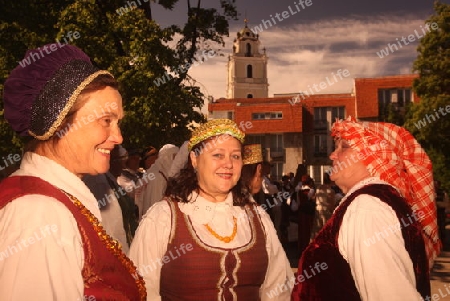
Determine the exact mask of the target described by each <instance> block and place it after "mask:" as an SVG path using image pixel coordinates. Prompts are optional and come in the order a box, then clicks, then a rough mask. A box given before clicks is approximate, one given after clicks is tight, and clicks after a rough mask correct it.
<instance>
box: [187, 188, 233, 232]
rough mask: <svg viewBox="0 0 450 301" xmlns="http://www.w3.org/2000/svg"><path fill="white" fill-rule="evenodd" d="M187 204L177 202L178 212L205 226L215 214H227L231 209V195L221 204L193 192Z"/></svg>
mask: <svg viewBox="0 0 450 301" xmlns="http://www.w3.org/2000/svg"><path fill="white" fill-rule="evenodd" d="M188 200H191V201H189V202H188V203H182V202H179V203H178V205H179V207H180V210H181V211H182V212H183V213H184V214H187V215H189V217H190V218H191V219H192V220H193V221H194V222H196V223H199V224H207V223H209V222H210V221H211V220H213V219H214V217H215V215H216V214H227V213H230V214H231V212H232V209H233V194H232V193H231V192H230V193H228V195H227V197H226V198H225V200H224V201H223V202H217V203H214V202H211V201H208V200H207V199H205V198H204V197H202V196H200V195H199V194H198V193H197V192H195V191H193V192H192V193H191V194H190V195H189V197H188Z"/></svg>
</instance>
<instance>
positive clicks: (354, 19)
mask: <svg viewBox="0 0 450 301" xmlns="http://www.w3.org/2000/svg"><path fill="white" fill-rule="evenodd" d="M310 1H311V2H310V6H307V5H306V4H305V5H304V8H302V6H301V5H300V4H299V0H295V1H294V0H276V1H274V0H270V1H268V0H266V1H256V0H237V1H236V4H237V7H238V10H239V12H240V20H238V21H232V22H231V23H230V36H229V37H226V38H225V40H226V46H225V49H223V50H222V52H223V54H224V56H223V57H218V56H216V57H213V58H211V59H209V60H208V61H207V62H205V63H203V64H201V65H199V66H196V67H193V68H191V70H190V71H189V74H190V75H191V76H192V77H194V78H195V79H196V80H197V81H198V83H199V85H200V86H201V87H202V89H203V92H204V93H205V94H206V95H211V96H213V97H214V98H216V99H217V98H220V97H226V84H227V82H226V75H227V70H226V62H227V56H228V54H229V53H231V48H232V41H233V39H234V38H235V37H236V32H237V31H238V30H240V29H241V28H243V26H244V21H243V20H244V18H245V15H246V16H247V19H248V26H249V28H254V27H255V26H259V25H261V24H262V22H263V20H266V21H267V20H271V17H273V18H274V19H275V21H276V24H273V25H272V26H270V27H268V28H267V29H265V28H264V30H263V31H262V32H260V33H259V34H260V41H261V48H263V47H265V48H266V53H267V55H268V56H269V62H268V78H269V97H271V96H273V94H279V93H295V92H300V91H307V89H308V86H312V85H314V84H319V83H320V82H321V81H324V80H325V79H326V77H329V78H330V79H331V78H332V73H336V72H337V70H339V69H342V70H344V69H347V70H348V72H349V73H350V76H348V78H345V79H343V80H339V82H336V84H334V85H332V86H328V87H327V88H326V89H323V90H322V91H320V92H321V93H336V92H337V93H341V92H342V93H346V92H347V93H348V92H351V90H352V86H353V78H355V77H374V76H384V75H394V74H407V73H411V67H412V62H413V61H414V60H415V58H416V57H417V52H416V48H417V46H418V44H419V42H418V38H417V36H421V35H423V31H426V29H425V27H424V25H425V20H426V19H427V18H428V17H429V16H430V15H432V14H433V12H434V11H433V1H432V0H378V1H360V0H341V1H336V0H310ZM181 2H183V3H182V6H179V7H176V9H175V12H172V13H170V14H169V13H166V12H162V11H156V14H155V19H156V20H157V21H158V22H160V23H161V25H164V23H167V24H169V23H170V22H172V20H173V18H174V17H176V18H177V19H178V20H182V18H183V17H184V14H185V13H184V6H185V5H186V4H185V1H181ZM192 2H195V1H192ZM203 2H204V3H209V2H213V1H203ZM214 2H218V1H216V0H215V1H214ZM305 2H306V1H305ZM442 2H444V3H450V0H443V1H442ZM283 11H287V13H285V14H284V16H285V17H286V18H283V15H281V14H282V13H283ZM292 12H295V14H294V13H292ZM277 13H278V14H280V17H279V18H280V19H282V21H279V19H276V17H275V14H277ZM271 15H272V16H271ZM272 23H274V22H272ZM266 24H267V22H266ZM409 35H413V36H412V37H411V41H408V40H407V38H408V36H409ZM402 37H405V39H406V40H405V41H406V43H408V45H406V44H405V43H404V42H398V41H400V40H401V39H402ZM396 39H398V40H396ZM388 43H390V44H397V46H398V43H401V45H402V47H398V50H395V49H394V48H393V46H391V47H392V49H394V50H393V51H391V50H389V49H386V47H388ZM381 49H384V50H385V51H386V52H388V53H389V54H388V55H387V56H386V55H383V58H380V57H379V54H380V55H382V54H381V53H380V51H381ZM377 53H379V54H377Z"/></svg>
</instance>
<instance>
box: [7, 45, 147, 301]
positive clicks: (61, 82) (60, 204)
mask: <svg viewBox="0 0 450 301" xmlns="http://www.w3.org/2000/svg"><path fill="white" fill-rule="evenodd" d="M48 48H50V49H56V50H55V51H53V52H51V53H47V54H46V55H45V56H44V57H41V58H40V59H39V60H37V61H35V62H32V63H31V65H28V66H26V67H22V66H18V67H17V68H15V69H14V70H13V71H12V72H11V74H10V76H9V77H8V79H7V80H6V82H5V85H4V113H5V118H6V119H7V120H8V122H9V124H10V125H11V127H12V128H13V130H15V131H16V132H17V133H18V134H19V135H21V136H25V137H26V139H27V141H28V142H27V143H26V145H25V153H24V155H23V158H22V162H21V165H20V169H19V170H18V171H16V172H15V173H14V174H12V175H11V176H10V177H9V178H7V179H5V180H3V181H2V183H1V184H0V252H1V259H0V271H1V272H0V296H1V297H0V298H1V300H5V301H6V300H14V301H16V300H74V301H75V300H145V298H146V297H145V296H146V294H145V286H144V283H143V280H142V278H141V277H139V275H137V273H136V268H135V267H134V266H133V263H132V262H131V260H129V259H128V258H127V257H126V256H125V254H124V253H123V252H122V249H121V247H120V245H119V243H118V242H117V241H116V240H114V239H112V238H111V237H110V236H109V235H108V234H107V233H106V232H105V230H104V229H103V227H102V226H101V224H100V221H101V214H100V210H99V207H98V203H97V200H96V199H95V197H94V195H93V194H92V193H91V191H90V190H89V188H88V187H87V186H86V185H85V184H84V183H83V182H82V180H81V177H82V176H83V175H86V174H91V175H95V174H99V173H105V172H107V171H108V169H109V161H110V151H111V150H112V149H113V148H114V146H115V145H117V144H120V143H122V135H121V133H120V129H119V125H118V122H119V120H120V119H121V118H122V117H123V110H122V97H121V95H120V93H119V92H118V83H117V81H116V80H115V79H114V77H113V76H112V75H111V74H110V73H109V72H108V71H105V70H98V69H97V68H96V67H94V66H93V65H92V63H91V62H90V59H89V57H88V56H87V55H86V54H85V53H84V52H82V51H81V50H80V49H78V48H76V47H75V46H71V45H65V46H64V47H61V48H59V47H57V45H56V44H50V45H45V46H44V49H48ZM39 49H40V48H39ZM37 51H38V50H37V49H35V50H30V51H29V52H28V53H27V55H26V56H32V55H33V54H35V53H37ZM40 51H41V53H42V50H40ZM5 254H6V255H5ZM3 256H6V257H3Z"/></svg>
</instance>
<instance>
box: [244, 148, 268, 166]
mask: <svg viewBox="0 0 450 301" xmlns="http://www.w3.org/2000/svg"><path fill="white" fill-rule="evenodd" d="M242 161H243V163H244V165H246V164H255V163H260V162H262V161H263V156H262V150H261V144H249V145H244V154H243V155H242Z"/></svg>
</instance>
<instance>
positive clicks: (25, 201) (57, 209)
mask: <svg viewBox="0 0 450 301" xmlns="http://www.w3.org/2000/svg"><path fill="white" fill-rule="evenodd" d="M11 176H36V177H39V178H41V179H43V180H45V181H47V182H49V183H51V184H53V185H55V186H56V187H58V188H60V189H62V190H64V191H66V192H68V193H70V194H72V195H73V196H75V197H76V198H77V199H78V200H79V201H80V202H81V203H82V204H83V205H84V206H85V207H86V208H87V209H88V210H89V211H91V213H92V214H93V215H94V216H95V217H97V218H98V219H99V220H100V221H101V215H100V210H99V208H98V203H97V200H96V199H95V197H94V196H93V194H92V193H91V191H90V190H89V188H87V187H86V185H85V184H84V183H83V182H82V181H81V179H80V178H78V177H77V176H76V175H74V174H73V173H71V172H70V171H68V170H67V169H66V168H64V167H63V166H61V165H59V164H57V163H56V162H54V161H52V160H50V159H48V158H47V157H43V156H40V155H38V154H36V153H25V155H24V157H23V160H22V162H21V165H20V169H19V170H17V171H16V172H15V173H13V174H12V175H11ZM83 263H84V253H83V246H82V241H81V236H80V233H79V230H78V227H77V222H76V221H75V219H74V217H73V215H72V213H71V212H70V211H69V210H68V209H67V207H66V206H65V205H63V204H62V203H61V202H59V201H57V200H56V199H54V198H51V197H46V196H43V195H25V196H23V197H20V198H17V199H16V200H14V201H13V202H10V203H8V204H7V205H6V206H5V207H4V208H3V209H2V210H0V296H1V300H5V301H6V300H14V301H21V300H23V301H27V300H46V301H51V300H55V301H56V300H74V301H76V300H84V299H83V298H84V296H83V295H84V284H83V278H82V276H81V270H82V268H83Z"/></svg>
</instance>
